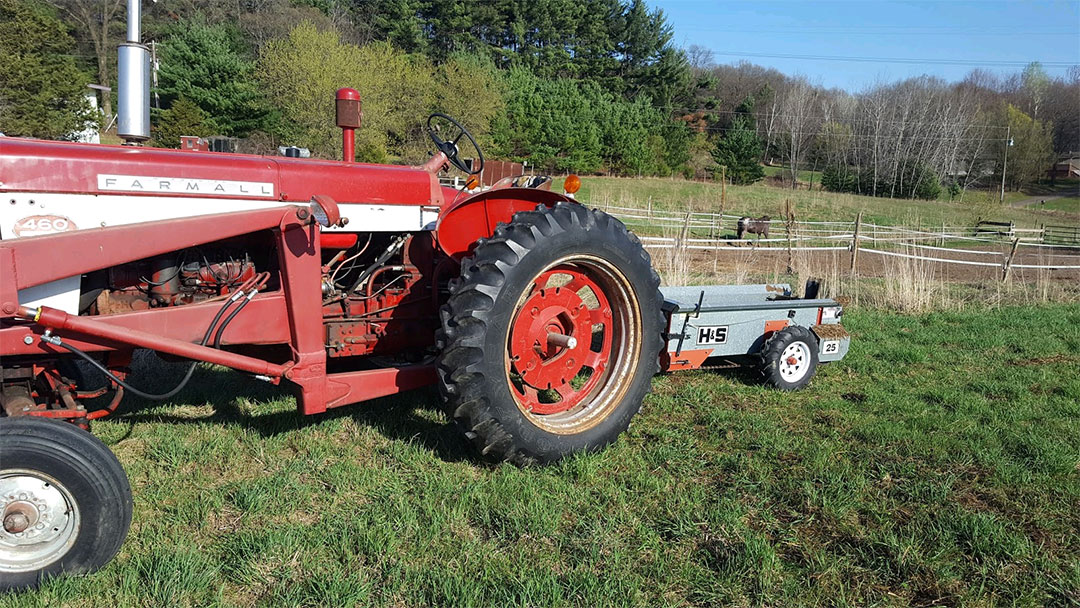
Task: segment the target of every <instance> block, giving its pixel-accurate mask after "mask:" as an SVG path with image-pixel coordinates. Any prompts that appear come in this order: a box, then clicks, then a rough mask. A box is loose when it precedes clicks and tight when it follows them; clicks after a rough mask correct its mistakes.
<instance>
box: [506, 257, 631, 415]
mask: <svg viewBox="0 0 1080 608" xmlns="http://www.w3.org/2000/svg"><path fill="white" fill-rule="evenodd" d="M515 315H516V316H515V317H514V320H513V322H512V324H511V327H510V338H509V342H508V344H507V358H508V359H509V365H510V367H511V372H512V374H516V375H517V377H518V380H517V382H518V383H519V384H518V385H517V386H516V388H515V392H516V393H517V399H518V402H519V404H520V405H521V407H522V408H523V409H524V410H525V411H526V412H528V413H530V414H534V415H544V416H546V415H550V414H560V413H562V412H566V411H568V410H571V409H573V408H575V407H577V406H578V405H582V404H585V403H587V402H588V399H589V398H590V395H591V394H592V392H593V391H594V389H596V388H597V387H598V386H599V385H600V383H601V381H602V377H603V376H605V375H606V374H605V373H604V372H605V371H606V369H607V367H608V363H609V360H610V358H611V357H612V351H613V346H612V336H613V332H612V329H613V328H612V309H611V304H610V303H609V300H608V296H607V294H606V293H605V291H604V289H602V288H601V283H599V282H597V280H596V279H594V278H593V277H592V276H591V273H590V272H589V271H588V270H586V269H585V268H582V267H580V266H579V265H577V264H562V265H558V266H555V267H553V268H551V269H549V270H547V271H545V272H543V273H541V274H540V276H538V277H537V278H536V279H535V280H534V281H533V284H532V287H531V288H530V291H529V292H528V293H527V295H526V296H524V297H523V299H522V301H521V302H520V303H519V304H518V308H517V312H516V313H515Z"/></svg>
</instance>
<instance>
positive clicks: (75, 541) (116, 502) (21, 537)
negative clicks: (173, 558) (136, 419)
mask: <svg viewBox="0 0 1080 608" xmlns="http://www.w3.org/2000/svg"><path fill="white" fill-rule="evenodd" d="M130 524H131V488H130V486H129V485H128V480H127V475H126V474H125V473H124V469H123V467H121V466H120V462H119V461H117V459H116V456H114V455H113V453H112V452H110V451H109V448H107V447H105V444H103V443H101V441H100V440H99V439H98V438H97V437H94V436H93V435H91V434H90V433H88V432H86V431H84V430H82V429H80V428H78V427H76V426H75V425H73V424H69V423H66V422H58V421H53V420H48V419H45V418H35V417H30V416H25V417H17V418H0V592H3V591H11V590H16V589H27V588H32V587H37V586H38V585H39V584H40V583H41V582H43V581H45V580H47V579H49V578H51V577H54V576H57V575H60V574H69V575H77V574H86V573H90V572H93V571H95V570H98V569H99V568H101V567H102V566H104V565H105V564H107V563H108V562H109V560H111V559H112V558H113V556H114V555H116V552H117V551H118V550H119V549H120V545H121V544H123V542H124V538H125V537H126V536H127V532H128V527H129V526H130Z"/></svg>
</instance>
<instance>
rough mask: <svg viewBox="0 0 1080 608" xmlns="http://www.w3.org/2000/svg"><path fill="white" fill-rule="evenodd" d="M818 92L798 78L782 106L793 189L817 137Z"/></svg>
mask: <svg viewBox="0 0 1080 608" xmlns="http://www.w3.org/2000/svg"><path fill="white" fill-rule="evenodd" d="M816 97H817V94H816V91H815V88H814V86H813V85H811V84H810V83H809V82H808V81H807V80H806V79H805V78H798V79H796V80H795V81H794V82H793V83H792V86H791V87H789V88H788V90H787V92H786V94H785V95H784V101H783V103H782V104H781V106H780V107H781V117H780V119H781V124H782V125H783V127H784V129H785V130H786V135H787V136H788V140H787V142H786V143H787V146H786V150H785V152H786V155H787V162H788V167H790V169H791V189H792V190H794V189H795V188H797V187H798V185H799V177H798V176H799V163H800V162H801V161H802V160H803V155H804V153H805V151H806V148H807V146H808V144H809V142H810V140H812V139H813V137H814V135H815V132H814V130H815V127H816V125H815V124H814V120H815V116H814V106H815V101H816Z"/></svg>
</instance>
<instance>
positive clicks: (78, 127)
mask: <svg viewBox="0 0 1080 608" xmlns="http://www.w3.org/2000/svg"><path fill="white" fill-rule="evenodd" d="M74 46H75V41H74V40H73V39H72V37H71V36H70V34H69V33H68V29H67V26H66V25H64V22H62V21H61V20H60V19H59V18H58V17H57V16H56V14H55V12H54V11H53V10H52V9H51V8H50V7H47V6H45V5H43V4H41V3H38V2H36V1H27V0H0V132H3V133H5V134H7V135H21V136H26V137H39V138H43V139H57V138H63V137H68V136H70V135H71V134H73V133H76V132H79V131H82V130H83V129H85V128H86V125H87V123H88V122H90V121H93V120H95V119H96V118H97V117H96V116H95V115H94V113H93V112H92V111H91V108H90V105H89V103H88V102H87V100H86V97H85V96H86V94H87V93H89V92H90V89H87V88H86V84H87V82H88V79H87V76H86V75H85V74H84V73H83V72H81V71H79V69H78V68H77V67H76V66H75V60H74V59H73V58H72V57H71V53H72V52H73V50H74Z"/></svg>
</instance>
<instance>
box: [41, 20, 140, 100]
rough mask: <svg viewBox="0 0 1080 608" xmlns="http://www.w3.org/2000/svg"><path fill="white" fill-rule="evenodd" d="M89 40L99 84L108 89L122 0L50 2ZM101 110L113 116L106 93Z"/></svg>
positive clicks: (109, 98)
mask: <svg viewBox="0 0 1080 608" xmlns="http://www.w3.org/2000/svg"><path fill="white" fill-rule="evenodd" d="M50 3H51V4H52V5H53V6H55V7H57V8H59V9H60V10H61V11H63V12H64V14H66V15H67V16H68V17H69V18H70V19H71V20H72V21H74V22H75V23H76V24H77V25H78V26H79V27H80V28H82V31H83V32H85V33H86V35H87V36H89V37H90V41H91V42H92V43H93V46H94V56H95V58H96V61H97V72H98V84H100V85H102V86H106V87H107V86H111V85H110V83H111V82H112V71H111V68H112V63H113V54H112V51H113V48H114V47H115V46H116V44H115V43H114V42H113V36H112V30H113V27H114V26H115V25H116V21H115V20H116V16H117V13H119V11H120V7H121V6H122V5H123V0H50ZM101 97H102V100H101V109H102V111H103V112H104V113H105V116H112V98H111V96H110V95H109V94H108V93H105V94H104V95H102V96H101Z"/></svg>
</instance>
